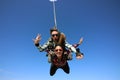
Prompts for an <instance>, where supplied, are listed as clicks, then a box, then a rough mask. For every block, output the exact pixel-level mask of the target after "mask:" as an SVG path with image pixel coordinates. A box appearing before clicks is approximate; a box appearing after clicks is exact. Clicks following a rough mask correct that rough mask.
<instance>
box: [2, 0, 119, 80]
mask: <svg viewBox="0 0 120 80" xmlns="http://www.w3.org/2000/svg"><path fill="white" fill-rule="evenodd" d="M119 8H120V1H119V0H58V1H57V2H56V14H57V25H58V26H57V27H58V29H59V30H60V31H61V32H64V33H65V35H66V37H67V41H68V42H69V43H70V44H74V43H77V42H78V41H79V38H80V37H83V38H84V41H83V44H82V45H81V46H79V48H80V49H81V51H82V52H83V53H84V55H85V56H84V58H83V59H82V60H77V59H76V58H75V55H74V54H73V60H72V61H69V66H70V74H66V73H64V72H63V71H62V70H61V69H58V70H57V72H56V74H55V75H54V76H50V75H49V69H50V64H49V63H48V62H47V57H46V56H45V55H46V53H45V52H42V53H40V52H39V51H38V50H37V48H36V47H35V46H34V44H33V41H32V39H33V38H35V37H36V35H37V34H38V33H40V34H41V36H42V40H41V42H40V43H41V44H44V42H46V41H47V39H48V38H49V36H50V35H49V29H50V28H52V27H53V26H54V19H53V8H52V3H51V2H49V0H0V37H1V38H0V80H120V76H119V74H120V62H119V61H120V42H119V41H120V35H119V34H120V9H119Z"/></svg>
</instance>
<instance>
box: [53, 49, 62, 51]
mask: <svg viewBox="0 0 120 80" xmlns="http://www.w3.org/2000/svg"><path fill="white" fill-rule="evenodd" d="M58 51H60V52H61V51H63V50H62V49H56V50H55V52H58Z"/></svg>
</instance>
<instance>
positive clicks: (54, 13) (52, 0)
mask: <svg viewBox="0 0 120 80" xmlns="http://www.w3.org/2000/svg"><path fill="white" fill-rule="evenodd" d="M56 1H57V0H50V2H52V3H53V15H54V24H55V26H54V28H56V29H57V20H56V11H55V2H56Z"/></svg>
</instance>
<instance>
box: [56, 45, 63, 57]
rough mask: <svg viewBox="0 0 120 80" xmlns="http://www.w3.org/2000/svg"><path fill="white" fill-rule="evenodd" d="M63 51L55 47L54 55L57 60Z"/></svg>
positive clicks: (59, 47)
mask: <svg viewBox="0 0 120 80" xmlns="http://www.w3.org/2000/svg"><path fill="white" fill-rule="evenodd" d="M62 53H63V49H62V47H61V46H56V47H55V54H56V56H57V57H58V58H61V57H62Z"/></svg>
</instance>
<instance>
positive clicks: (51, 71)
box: [50, 64, 58, 76]
mask: <svg viewBox="0 0 120 80" xmlns="http://www.w3.org/2000/svg"><path fill="white" fill-rule="evenodd" d="M57 69H58V68H57V67H56V66H55V65H53V64H51V68H50V75H51V76H53V75H54V74H55V72H56V70H57Z"/></svg>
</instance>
